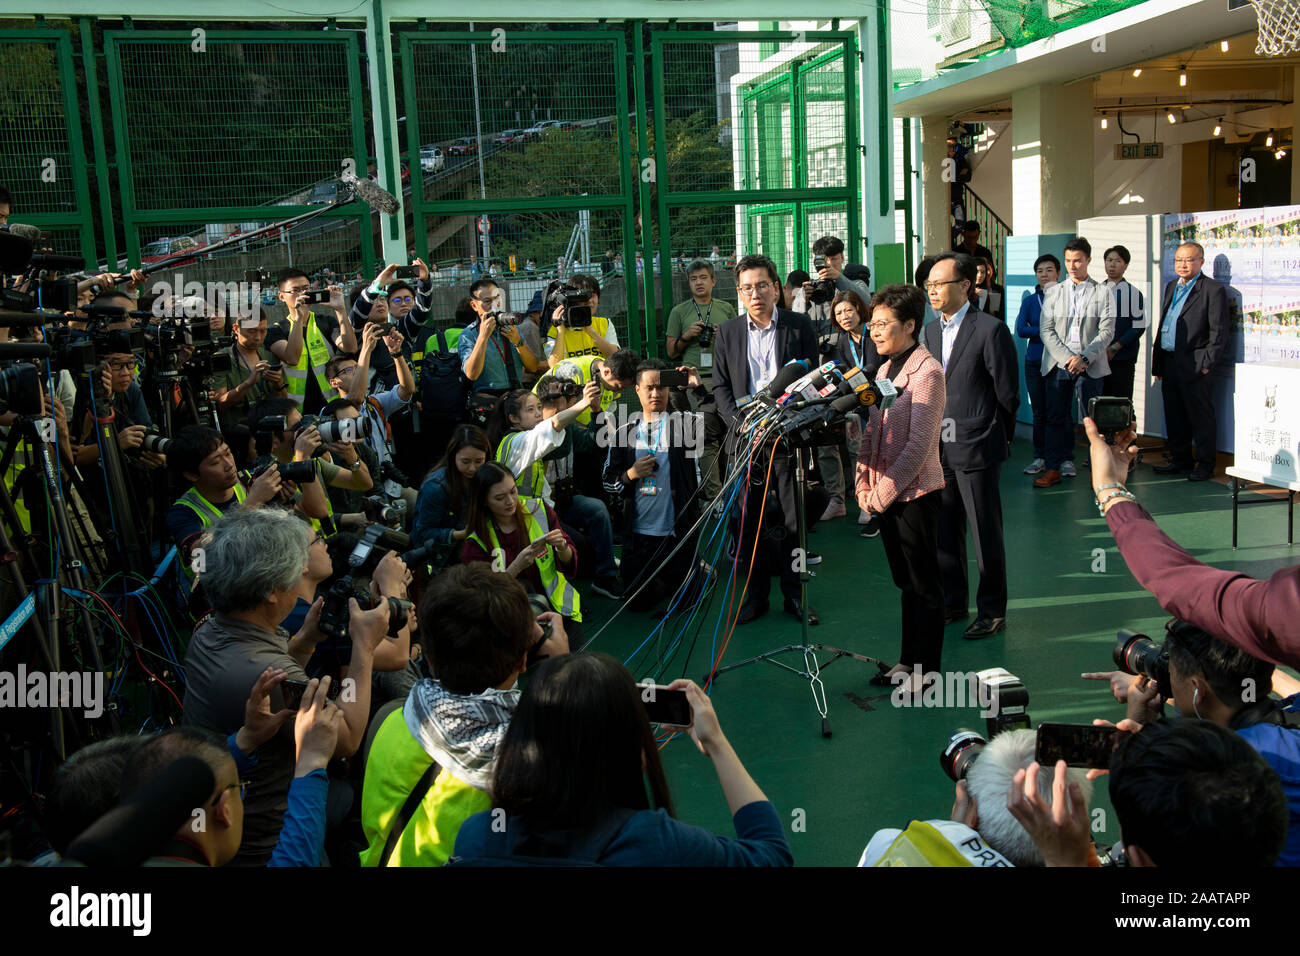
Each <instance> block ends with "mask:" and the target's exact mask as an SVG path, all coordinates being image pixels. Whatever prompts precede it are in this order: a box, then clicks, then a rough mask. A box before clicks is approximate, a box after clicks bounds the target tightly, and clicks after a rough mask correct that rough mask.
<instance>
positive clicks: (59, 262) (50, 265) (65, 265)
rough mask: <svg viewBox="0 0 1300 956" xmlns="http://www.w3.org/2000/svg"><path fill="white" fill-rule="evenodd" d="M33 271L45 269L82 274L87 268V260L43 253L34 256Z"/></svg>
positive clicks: (79, 257)
mask: <svg viewBox="0 0 1300 956" xmlns="http://www.w3.org/2000/svg"><path fill="white" fill-rule="evenodd" d="M31 265H32V268H33V269H45V270H47V271H50V272H80V271H81V270H82V269H84V268H86V260H85V259H84V258H83V257H81V256H60V255H55V254H54V253H42V254H41V255H36V256H32V262H31Z"/></svg>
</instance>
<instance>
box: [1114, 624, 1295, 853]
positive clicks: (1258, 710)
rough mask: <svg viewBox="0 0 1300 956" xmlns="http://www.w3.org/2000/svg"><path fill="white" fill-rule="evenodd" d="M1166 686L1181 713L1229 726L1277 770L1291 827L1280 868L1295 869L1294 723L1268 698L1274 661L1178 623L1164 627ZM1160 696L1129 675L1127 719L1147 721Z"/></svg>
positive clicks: (1154, 684) (1155, 686) (1154, 685)
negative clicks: (1166, 663) (1165, 632)
mask: <svg viewBox="0 0 1300 956" xmlns="http://www.w3.org/2000/svg"><path fill="white" fill-rule="evenodd" d="M1166 631H1167V636H1166V638H1165V643H1164V648H1165V652H1166V653H1167V654H1168V669H1169V687H1170V689H1171V690H1172V691H1173V702H1174V705H1175V706H1176V707H1177V708H1178V712H1179V713H1180V714H1182V715H1184V716H1191V715H1195V716H1196V717H1197V718H1199V719H1202V720H1209V721H1211V722H1213V723H1215V724H1218V725H1219V726H1220V727H1226V728H1227V729H1228V730H1231V731H1235V732H1236V733H1237V734H1238V735H1239V736H1240V737H1242V738H1243V739H1244V740H1245V741H1246V742H1247V743H1248V744H1250V745H1251V746H1252V747H1254V748H1255V750H1256V751H1258V752H1259V755H1260V756H1261V757H1263V758H1264V759H1265V760H1266V761H1267V762H1268V765H1269V766H1270V767H1272V768H1273V769H1274V770H1275V771H1277V775H1278V777H1279V778H1280V779H1281V781H1282V786H1283V788H1284V789H1285V791H1286V796H1287V803H1288V805H1289V808H1290V826H1289V828H1288V832H1287V842H1286V848H1285V849H1284V850H1283V851H1282V855H1281V857H1280V858H1279V859H1278V861H1277V865H1278V866H1300V728H1297V727H1295V726H1291V725H1288V723H1287V721H1286V718H1285V716H1284V715H1285V713H1286V710H1285V709H1284V707H1287V706H1294V704H1295V702H1296V701H1295V699H1294V698H1292V699H1289V700H1288V701H1286V702H1282V703H1281V704H1279V703H1278V702H1276V701H1273V700H1272V699H1270V698H1269V697H1268V696H1267V695H1268V690H1269V687H1270V686H1272V683H1273V665H1272V664H1270V663H1268V662H1266V661H1261V660H1260V659H1259V658H1257V657H1251V656H1250V655H1249V654H1247V653H1246V652H1245V651H1242V650H1238V649H1237V648H1235V647H1232V646H1230V645H1228V644H1225V643H1223V642H1222V641H1220V640H1219V639H1218V638H1216V637H1214V636H1213V635H1210V634H1207V633H1206V632H1205V631H1203V630H1201V629H1200V628H1199V627H1195V626H1193V625H1191V624H1188V623H1186V622H1184V621H1178V620H1174V621H1170V622H1169V624H1168V625H1166ZM1162 703H1163V701H1162V700H1161V697H1160V685H1159V682H1158V681H1155V680H1150V679H1148V678H1146V677H1140V676H1139V677H1134V678H1132V683H1131V685H1130V687H1129V689H1128V694H1127V705H1128V719H1129V720H1132V721H1136V722H1137V723H1139V724H1145V723H1149V722H1151V721H1152V720H1153V719H1155V717H1156V716H1158V714H1159V708H1160V706H1161V704H1162Z"/></svg>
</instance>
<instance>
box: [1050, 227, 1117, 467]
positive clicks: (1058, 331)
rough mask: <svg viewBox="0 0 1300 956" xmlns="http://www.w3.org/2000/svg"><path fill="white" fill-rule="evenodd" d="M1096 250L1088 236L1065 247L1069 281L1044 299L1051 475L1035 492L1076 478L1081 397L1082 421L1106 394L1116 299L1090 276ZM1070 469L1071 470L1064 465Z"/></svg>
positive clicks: (1077, 239)
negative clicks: (1077, 410) (1075, 412)
mask: <svg viewBox="0 0 1300 956" xmlns="http://www.w3.org/2000/svg"><path fill="white" fill-rule="evenodd" d="M1091 260H1092V246H1091V245H1089V244H1088V240H1087V239H1084V238H1083V237H1081V236H1080V237H1076V238H1074V239H1071V240H1070V241H1069V242H1067V243H1066V244H1065V271H1066V274H1067V276H1068V277H1069V278H1067V279H1066V281H1064V282H1058V283H1057V284H1056V285H1054V286H1053V287H1052V288H1050V289H1048V290H1047V293H1046V294H1045V295H1044V296H1043V314H1042V318H1041V319H1040V320H1039V326H1038V337H1039V338H1040V339H1042V340H1043V369H1042V371H1043V377H1044V378H1045V379H1047V381H1046V382H1045V383H1044V384H1045V389H1046V392H1047V448H1046V449H1045V451H1046V452H1047V455H1046V466H1047V467H1046V470H1045V471H1044V472H1043V473H1042V474H1041V475H1039V476H1038V477H1037V478H1035V479H1034V487H1035V488H1050V487H1051V486H1052V485H1054V484H1057V483H1058V482H1059V481H1060V480H1061V476H1062V474H1063V473H1064V475H1065V477H1067V478H1071V477H1073V476H1074V474H1075V470H1074V461H1073V457H1074V456H1073V454H1072V453H1073V451H1074V416H1073V414H1072V412H1073V409H1074V403H1075V400H1076V398H1075V396H1076V393H1077V396H1078V402H1079V405H1080V407H1081V409H1082V410H1081V411H1080V414H1079V418H1080V419H1081V420H1082V418H1083V416H1084V415H1086V414H1087V411H1088V400H1089V399H1090V398H1094V397H1096V396H1098V395H1100V394H1101V392H1102V387H1103V386H1104V385H1105V381H1106V376H1107V375H1109V374H1110V362H1109V360H1108V359H1107V355H1106V346H1108V345H1110V340H1111V339H1113V338H1114V337H1115V297H1114V296H1112V295H1111V294H1110V290H1109V289H1107V288H1106V287H1105V286H1104V285H1102V284H1101V283H1099V282H1097V281H1095V280H1093V279H1091V278H1089V277H1088V263H1089V262H1090V261H1091ZM1066 464H1068V466H1069V467H1068V470H1065V471H1064V472H1063V471H1062V466H1063V465H1066Z"/></svg>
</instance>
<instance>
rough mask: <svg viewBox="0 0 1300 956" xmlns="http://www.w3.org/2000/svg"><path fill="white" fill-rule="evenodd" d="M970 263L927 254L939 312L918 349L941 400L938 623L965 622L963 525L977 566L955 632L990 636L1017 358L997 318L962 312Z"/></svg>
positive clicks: (999, 578)
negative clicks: (934, 369) (937, 371)
mask: <svg viewBox="0 0 1300 956" xmlns="http://www.w3.org/2000/svg"><path fill="white" fill-rule="evenodd" d="M975 274H976V266H975V260H974V259H973V258H971V257H970V256H968V255H965V254H962V253H953V252H945V253H943V254H942V255H940V256H937V257H935V260H934V265H933V267H932V268H931V269H930V273H929V275H928V276H927V279H926V282H925V290H926V292H927V293H928V294H929V297H930V305H931V307H933V309H934V311H935V312H936V313H937V314H938V316H939V321H938V322H931V323H930V324H929V325H927V326H925V328H924V329H923V330H922V333H921V334H922V343H923V344H924V345H925V348H926V351H928V352H929V353H930V354H931V355H933V356H934V357H935V358H937V359H939V360H940V362H941V363H942V364H943V372H944V383H945V386H946V395H945V401H944V408H943V419H944V420H943V429H942V430H941V432H940V435H939V460H940V463H941V464H942V465H943V478H944V482H945V485H944V489H943V491H942V492H941V494H942V496H943V497H942V498H941V499H940V501H941V505H940V510H939V573H940V575H941V576H942V577H943V592H944V608H945V614H944V623H946V624H950V623H952V622H953V621H956V620H960V619H961V618H964V617H966V616H967V615H968V614H969V613H970V611H969V597H970V592H969V585H968V583H967V574H966V527H967V523H969V525H970V529H971V538H972V540H973V542H974V544H975V556H976V559H977V560H978V563H979V570H980V583H979V590H978V591H977V592H976V596H975V606H976V617H975V621H974V623H972V624H971V626H970V627H968V628H967V629H966V631H965V633H964V634H963V635H962V637H965V638H967V639H968V640H974V639H977V638H982V637H989V636H990V635H992V634H996V633H997V632H998V631H1000V630H1002V628H1003V627H1004V626H1005V624H1006V616H1007V555H1006V547H1005V545H1004V543H1003V537H1002V497H1001V494H1000V492H999V489H998V477H999V475H1000V473H1001V470H1002V462H1004V461H1006V460H1007V456H1008V455H1009V454H1010V450H1011V438H1012V436H1013V435H1014V434H1015V430H1016V409H1017V408H1018V407H1019V405H1020V369H1019V365H1020V358H1019V355H1018V354H1017V353H1016V345H1015V341H1014V340H1013V339H1012V338H1011V330H1010V329H1008V328H1007V325H1006V323H1005V322H999V321H998V320H997V319H995V318H994V317H993V316H991V315H987V314H985V313H983V312H980V311H978V310H976V309H973V308H971V305H970V295H971V290H972V289H973V288H974V287H975Z"/></svg>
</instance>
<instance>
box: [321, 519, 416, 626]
mask: <svg viewBox="0 0 1300 956" xmlns="http://www.w3.org/2000/svg"><path fill="white" fill-rule="evenodd" d="M410 547H411V539H410V536H408V535H405V534H402V533H401V532H400V531H394V530H393V529H392V528H387V527H384V526H383V525H381V524H372V525H369V526H367V528H366V530H365V531H364V532H363V533H362V535H361V540H359V541H358V542H357V544H356V546H355V547H354V548H353V549H352V553H351V554H350V555H348V573H347V574H346V575H345V576H343V577H342V578H340V579H339V580H337V581H335V582H334V584H333V585H332V586H331V587H330V589H329V592H328V593H327V594H326V595H325V606H324V607H322V608H321V612H320V621H319V622H318V623H317V625H316V627H317V629H318V630H319V631H320V632H321V633H322V634H324V635H326V636H327V637H332V638H334V639H335V640H344V639H345V638H347V636H348V619H349V616H350V614H349V611H348V601H349V600H350V599H352V598H356V600H357V604H359V605H361V609H362V610H363V611H368V610H371V609H372V608H376V607H378V606H379V602H380V601H387V602H388V636H389V637H397V635H398V634H399V633H401V631H402V629H403V628H405V627H406V621H407V611H408V609H409V608H410V607H411V602H410V601H406V600H403V599H401V598H395V597H384V596H380V597H379V598H378V599H375V598H374V597H372V596H371V594H370V591H369V590H367V589H366V588H363V587H358V586H357V583H356V579H357V578H358V577H366V576H369V575H370V574H372V573H373V572H374V570H375V567H376V566H377V565H378V564H379V562H380V561H381V560H382V559H383V557H384V556H385V555H386V554H388V552H390V551H407V550H409V549H410Z"/></svg>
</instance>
